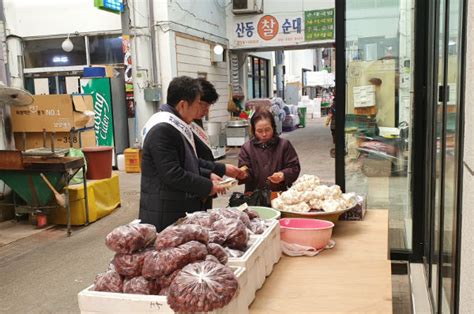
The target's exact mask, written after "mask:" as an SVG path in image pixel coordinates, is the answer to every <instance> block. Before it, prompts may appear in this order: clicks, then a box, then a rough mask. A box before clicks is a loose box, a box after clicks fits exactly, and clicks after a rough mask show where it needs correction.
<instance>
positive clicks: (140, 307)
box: [77, 266, 249, 314]
mask: <svg viewBox="0 0 474 314" xmlns="http://www.w3.org/2000/svg"><path fill="white" fill-rule="evenodd" d="M231 268H232V269H234V273H235V275H236V277H237V280H238V282H239V291H238V294H237V295H236V296H235V297H234V298H233V299H232V301H231V302H230V303H229V304H227V305H226V306H225V307H223V308H222V309H219V310H216V311H213V312H208V313H215V314H232V313H248V312H249V310H248V304H247V299H246V294H245V289H246V287H247V285H248V275H247V271H246V269H245V268H243V267H235V266H231ZM92 287H93V285H91V286H89V287H87V288H86V289H84V290H82V291H81V292H79V294H78V295H77V297H78V301H79V309H80V310H81V313H82V314H86V313H139V312H140V313H174V311H173V310H172V309H171V308H170V307H169V305H168V302H167V298H166V296H161V295H143V294H128V293H114V292H101V291H93V290H92Z"/></svg>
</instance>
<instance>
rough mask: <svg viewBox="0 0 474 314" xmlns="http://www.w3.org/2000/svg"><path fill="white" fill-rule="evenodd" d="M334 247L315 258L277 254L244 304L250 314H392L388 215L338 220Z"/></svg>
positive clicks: (373, 212) (377, 212) (373, 213)
mask: <svg viewBox="0 0 474 314" xmlns="http://www.w3.org/2000/svg"><path fill="white" fill-rule="evenodd" d="M333 239H334V240H335V241H336V246H335V247H334V248H333V249H330V250H325V251H323V252H321V253H320V254H319V255H317V256H315V257H288V256H283V257H282V258H281V260H280V262H279V263H278V264H277V265H275V268H274V270H273V272H272V274H271V275H270V276H269V277H267V279H266V281H265V284H264V286H263V287H262V289H260V290H259V291H257V295H256V298H255V300H254V302H253V303H252V305H251V306H250V312H251V313H270V312H286V313H301V312H319V313H322V312H339V313H348V312H351V313H354V312H377V313H392V285H391V266H390V264H391V263H390V260H389V251H388V211H387V210H369V211H368V212H367V214H366V216H365V219H364V220H363V221H340V222H338V223H337V226H336V227H335V229H334V233H333Z"/></svg>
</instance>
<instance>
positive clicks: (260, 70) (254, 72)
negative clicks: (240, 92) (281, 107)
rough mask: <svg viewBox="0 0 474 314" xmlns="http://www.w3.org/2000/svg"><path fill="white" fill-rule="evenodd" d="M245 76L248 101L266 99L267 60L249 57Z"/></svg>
mask: <svg viewBox="0 0 474 314" xmlns="http://www.w3.org/2000/svg"><path fill="white" fill-rule="evenodd" d="M247 75H248V78H247V97H248V98H249V99H251V98H266V97H268V96H269V94H268V60H266V59H262V58H258V57H254V56H249V57H248V58H247Z"/></svg>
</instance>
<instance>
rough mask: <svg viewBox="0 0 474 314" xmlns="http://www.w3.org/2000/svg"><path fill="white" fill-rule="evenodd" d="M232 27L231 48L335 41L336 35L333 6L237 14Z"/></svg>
mask: <svg viewBox="0 0 474 314" xmlns="http://www.w3.org/2000/svg"><path fill="white" fill-rule="evenodd" d="M231 27H232V30H231V36H230V37H231V48H232V49H239V48H257V47H275V46H294V45H305V44H310V43H327V42H329V43H332V42H334V38H335V36H334V28H335V27H334V9H326V10H312V11H305V12H301V13H296V14H295V13H291V14H274V15H270V14H265V15H262V14H260V15H245V16H234V18H233V22H232V25H231ZM306 30H307V31H308V33H306Z"/></svg>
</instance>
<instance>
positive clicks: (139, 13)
mask: <svg viewBox="0 0 474 314" xmlns="http://www.w3.org/2000/svg"><path fill="white" fill-rule="evenodd" d="M128 6H129V9H130V20H131V25H130V41H131V45H130V46H131V47H130V48H131V51H132V76H133V94H134V99H135V119H136V124H137V130H138V134H137V137H139V132H140V130H141V129H142V128H143V126H144V125H145V123H146V122H147V120H148V119H149V118H150V116H151V115H153V113H154V112H155V108H154V105H153V102H150V101H145V97H144V96H145V95H144V89H145V88H147V87H149V86H151V85H152V77H153V74H152V73H153V64H152V62H153V59H152V58H153V56H152V49H151V35H150V29H149V10H148V1H141V0H130V1H129V3H128ZM138 140H139V138H138Z"/></svg>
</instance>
